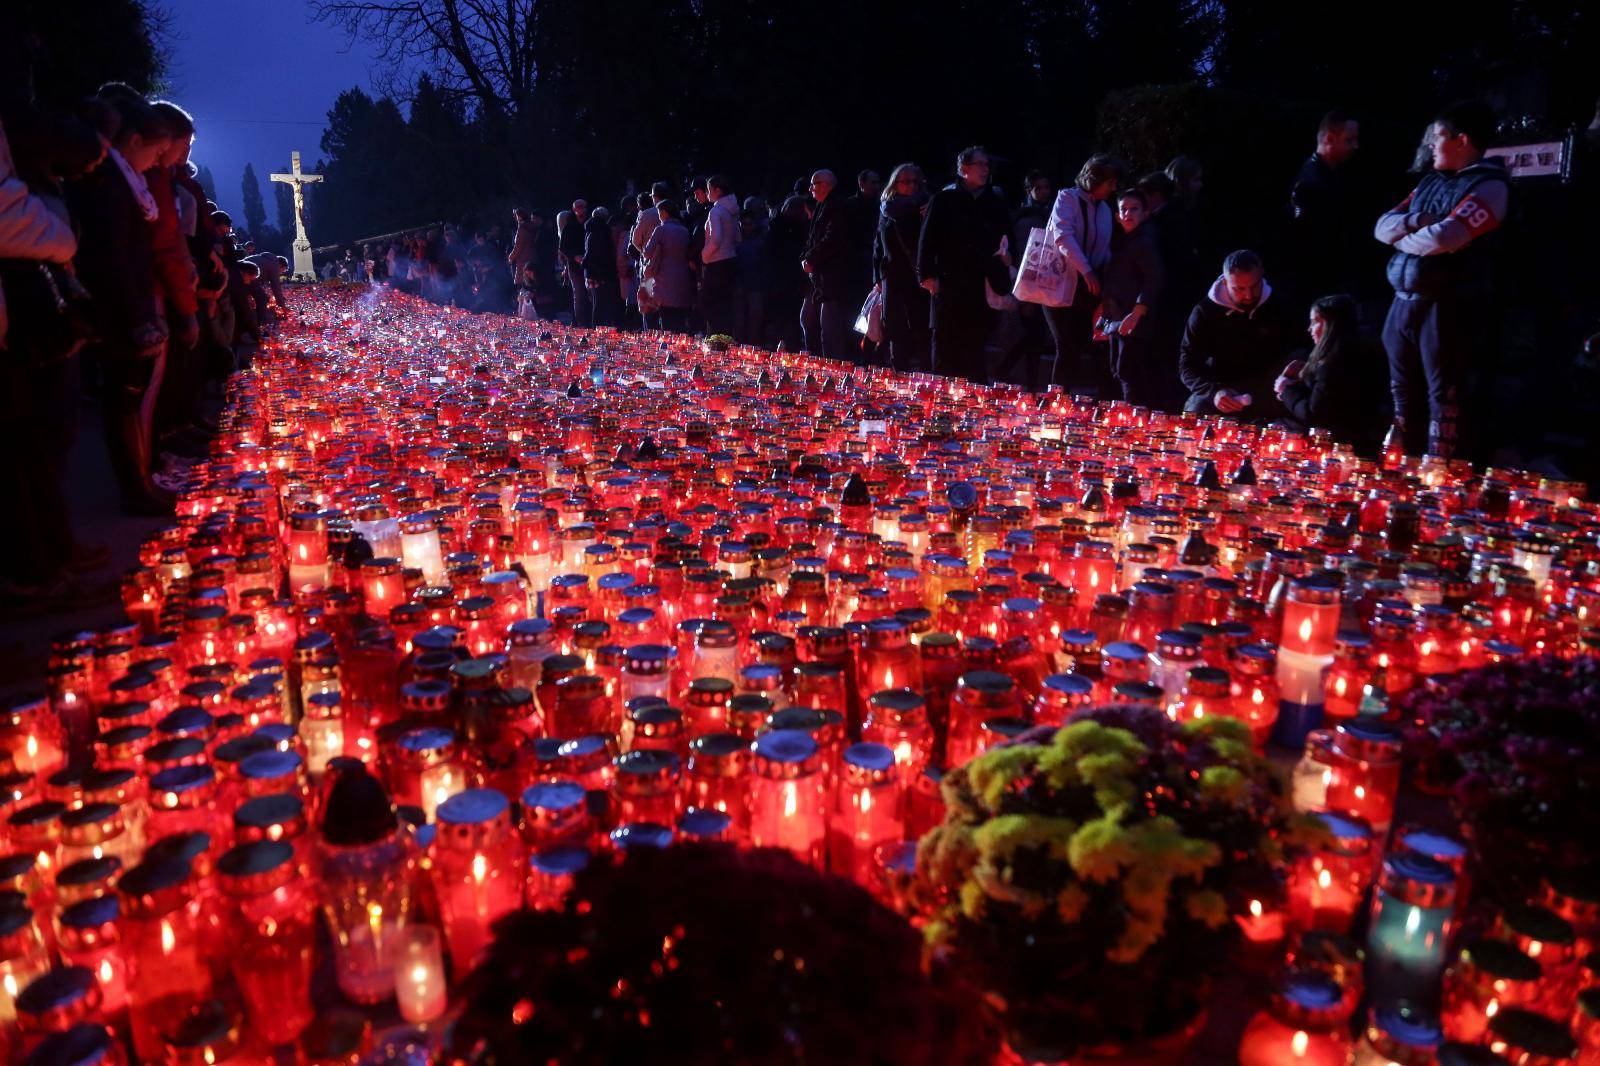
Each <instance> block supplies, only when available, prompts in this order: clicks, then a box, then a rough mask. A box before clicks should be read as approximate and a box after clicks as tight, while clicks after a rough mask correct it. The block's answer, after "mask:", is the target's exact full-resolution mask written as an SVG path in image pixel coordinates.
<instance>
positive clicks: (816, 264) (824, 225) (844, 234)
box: [800, 170, 859, 360]
mask: <svg viewBox="0 0 1600 1066" xmlns="http://www.w3.org/2000/svg"><path fill="white" fill-rule="evenodd" d="M837 185H838V179H836V178H835V177H834V176H833V171H831V170H819V171H817V172H816V173H815V174H813V175H811V195H812V196H813V197H814V198H815V199H816V201H817V210H816V213H815V214H813V215H812V216H811V232H810V234H809V235H808V236H807V238H806V246H805V248H804V249H803V250H802V251H801V253H800V269H801V270H803V271H805V272H806V274H807V275H809V276H810V278H811V291H810V292H808V293H806V297H805V302H804V303H803V304H801V305H800V331H801V333H803V334H804V336H805V347H806V351H808V352H810V353H811V354H812V355H820V356H823V357H824V358H827V359H842V360H854V359H855V357H856V356H857V355H858V354H859V349H858V348H857V346H856V345H854V344H852V343H851V337H852V336H853V334H852V332H851V316H852V315H853V314H854V313H855V311H856V309H855V308H852V307H851V306H850V303H849V301H850V293H851V285H852V280H851V279H852V275H853V273H854V266H853V264H852V262H851V260H852V258H853V257H854V255H855V245H854V243H853V241H852V240H851V233H850V220H849V219H848V218H847V217H845V212H844V201H843V199H842V198H841V197H838V196H835V195H834V189H835V187H836V186H837Z"/></svg>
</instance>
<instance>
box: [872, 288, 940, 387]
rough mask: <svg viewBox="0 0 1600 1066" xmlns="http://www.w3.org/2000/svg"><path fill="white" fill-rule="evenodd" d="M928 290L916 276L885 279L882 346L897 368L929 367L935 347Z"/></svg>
mask: <svg viewBox="0 0 1600 1066" xmlns="http://www.w3.org/2000/svg"><path fill="white" fill-rule="evenodd" d="M929 314H930V311H929V307H928V290H926V289H924V288H923V287H922V286H921V285H918V284H917V280H916V278H913V277H906V278H895V277H885V278H884V279H883V347H885V348H887V349H888V350H889V365H890V366H892V367H894V368H895V369H896V370H927V369H928V368H929V367H930V365H931V364H930V363H929V358H930V356H931V353H932V351H933V325H932V323H931V321H930V320H929Z"/></svg>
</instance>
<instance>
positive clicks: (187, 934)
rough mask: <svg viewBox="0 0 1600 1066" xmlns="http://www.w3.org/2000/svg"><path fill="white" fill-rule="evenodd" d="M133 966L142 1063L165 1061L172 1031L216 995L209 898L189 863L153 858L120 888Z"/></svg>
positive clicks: (132, 1003) (133, 1013)
mask: <svg viewBox="0 0 1600 1066" xmlns="http://www.w3.org/2000/svg"><path fill="white" fill-rule="evenodd" d="M117 887H118V891H119V892H120V893H121V897H122V906H123V911H122V913H123V920H122V934H123V945H124V957H125V958H126V959H127V962H128V1021H129V1024H130V1026H131V1028H132V1030H133V1047H134V1051H135V1052H137V1053H138V1055H139V1057H140V1059H141V1060H144V1061H161V1058H160V1057H161V1056H162V1054H163V1053H164V1048H165V1044H164V1041H163V1040H162V1034H164V1033H166V1032H168V1031H170V1030H171V1029H172V1028H173V1027H174V1026H176V1025H177V1024H178V1023H179V1022H180V1021H181V1020H182V1019H183V1016H184V1014H185V1012H186V1011H187V1010H188V1009H189V1008H190V1007H192V1006H193V1005H194V1004H196V1003H199V1002H202V1001H204V1000H205V999H206V998H207V997H208V996H210V994H211V968H210V966H209V965H208V964H207V957H206V945H205V943H204V932H205V929H206V925H205V919H204V908H203V900H202V898H201V894H200V891H199V888H198V886H197V885H196V884H195V881H194V878H193V877H192V876H191V874H190V868H189V863H188V862H186V861H184V860H182V859H179V858H158V859H153V860H151V859H147V860H146V861H145V862H143V863H141V864H140V865H138V866H136V867H134V868H133V869H132V870H129V871H128V872H127V873H126V874H124V875H123V878H122V881H121V882H120V883H119V884H118V886H117Z"/></svg>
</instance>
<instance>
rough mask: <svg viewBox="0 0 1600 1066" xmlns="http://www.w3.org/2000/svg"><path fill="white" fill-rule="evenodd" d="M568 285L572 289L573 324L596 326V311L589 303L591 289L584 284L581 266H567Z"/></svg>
mask: <svg viewBox="0 0 1600 1066" xmlns="http://www.w3.org/2000/svg"><path fill="white" fill-rule="evenodd" d="M567 284H568V285H569V286H571V287H572V324H573V325H574V326H592V325H594V311H593V309H592V306H591V304H590V303H589V287H588V285H586V284H585V283H584V279H583V268H582V267H581V266H574V265H573V264H571V263H568V264H567Z"/></svg>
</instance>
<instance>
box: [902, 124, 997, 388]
mask: <svg viewBox="0 0 1600 1066" xmlns="http://www.w3.org/2000/svg"><path fill="white" fill-rule="evenodd" d="M956 173H957V175H959V180H957V181H956V182H954V183H952V184H950V185H946V186H945V187H944V188H943V189H941V190H939V192H937V193H936V194H934V197H933V199H932V200H931V201H930V202H929V204H928V214H927V217H926V218H925V219H924V220H923V223H922V239H921V241H920V242H919V244H918V247H917V278H918V280H920V281H921V283H922V287H923V288H924V289H926V290H928V293H929V294H930V295H931V296H932V297H933V367H934V369H935V370H936V371H938V372H939V373H941V374H948V375H952V376H959V377H964V378H967V379H969V380H971V381H975V382H978V383H980V384H983V383H987V382H988V380H989V366H988V357H987V356H986V354H985V352H984V341H985V339H986V338H987V337H988V335H989V326H990V322H991V319H992V317H993V312H991V311H990V309H989V301H988V298H987V296H986V295H985V293H984V290H983V285H984V282H985V281H988V282H989V284H990V286H991V287H992V288H994V290H995V291H996V292H1009V291H1010V284H1011V279H1010V277H1009V276H1008V274H1007V271H1006V267H1005V263H1004V262H1002V261H1001V259H1000V257H999V255H998V253H999V250H1000V239H1001V238H1002V237H1004V236H1005V233H1006V227H1007V224H1008V222H1009V217H1008V212H1007V211H1006V205H1005V201H1004V200H1003V199H1002V198H1001V196H1000V193H999V192H998V191H997V190H996V189H995V188H994V187H993V186H992V185H990V184H989V154H988V153H987V152H986V151H984V150H983V149H982V148H979V147H972V148H967V149H965V150H963V151H962V152H961V153H960V154H959V155H958V156H956Z"/></svg>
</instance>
